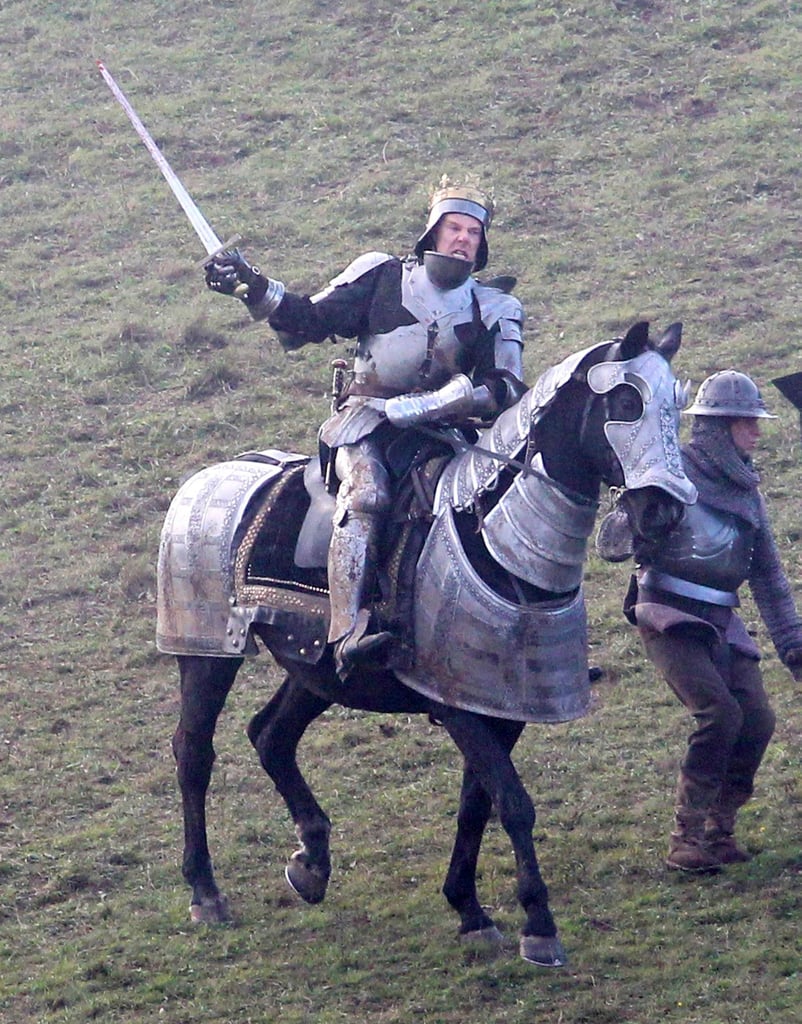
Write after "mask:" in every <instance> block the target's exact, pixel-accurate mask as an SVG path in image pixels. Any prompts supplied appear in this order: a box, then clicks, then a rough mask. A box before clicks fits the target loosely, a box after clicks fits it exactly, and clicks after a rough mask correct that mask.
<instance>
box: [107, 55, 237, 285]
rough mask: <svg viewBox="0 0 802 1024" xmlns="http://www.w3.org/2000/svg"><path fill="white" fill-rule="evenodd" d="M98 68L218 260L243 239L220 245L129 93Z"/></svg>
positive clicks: (108, 73) (206, 245)
mask: <svg viewBox="0 0 802 1024" xmlns="http://www.w3.org/2000/svg"><path fill="white" fill-rule="evenodd" d="M97 67H98V71H99V72H100V73H101V75H102V76H103V79H104V81H105V82H106V85H107V86H108V87H109V89H111V91H112V93H113V94H114V98H115V99H116V100H117V102H118V103H119V104H120V106H121V107H122V108H123V110H124V111H125V112H126V114H127V115H128V119H129V120H130V122H131V124H132V125H133V126H134V128H135V129H136V133H137V135H138V136H139V137H140V139H141V140H142V141H143V142H144V143H145V146H146V147H147V150H148V152H149V153H150V155H151V156H152V157H153V160H154V162H155V163H156V166H157V167H158V168H159V170H160V171H161V172H162V174H163V175H164V178H165V180H166V182H167V184H168V185H169V186H170V188H171V189H172V192H173V195H174V196H175V197H176V199H177V200H178V202H179V203H180V204H181V208H182V210H183V211H184V213H185V214H186V216H187V220H188V221H189V223H190V224H191V225H192V227H193V228H194V229H195V234H196V235H197V236H198V238H199V239H200V240H201V242H203V247H204V248H205V249H206V253H207V256H215V255H216V254H217V253H218V252H222V251H224V250H225V249H230V248H231V246H232V245H235V244H236V243H237V242H238V241H239V237H240V236H239V235H234V237H233V238H230V239H229V240H228V241H227V242H221V241H220V239H219V238H218V237H217V235H216V234H215V232H214V230H213V229H212V226H211V224H210V223H209V222H208V220H206V218H205V217H204V216H203V214H202V213H201V212H200V210H199V209H198V206H197V204H196V203H195V201H194V200H193V199H192V196H190V194H189V192H187V190H186V189H185V188H184V186H183V185H182V184H181V180H180V179H179V177H178V175H177V174H176V173H175V171H174V170H173V169H172V167H171V166H170V164H169V163H168V162H167V158H166V157H165V155H164V153H162V151H161V150H160V149H159V147H158V146H157V145H156V143H155V142H154V141H153V137H152V135H151V134H150V132H149V131H148V130H147V128H146V127H145V126H144V124H143V123H142V121H141V120H140V118H139V115H138V114H137V112H136V111H135V110H134V108H133V107H132V106H131V104H130V102H129V101H128V97H127V96H126V95H125V93H124V92H123V91H122V89H121V88H120V87H119V85H118V84H117V83H116V81H115V80H114V78H113V76H112V74H111V72H110V71H109V70H108V68H107V67H106V65H105V64H104V63H103V62H102V61H97ZM203 262H204V263H206V262H208V260H204V261H203ZM247 290H248V286H247V285H245V284H241V285H239V286H238V287H237V289H236V290H235V292H234V294H235V295H237V296H239V295H240V294H244V293H245V292H247Z"/></svg>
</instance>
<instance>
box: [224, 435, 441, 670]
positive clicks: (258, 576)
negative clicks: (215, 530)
mask: <svg viewBox="0 0 802 1024" xmlns="http://www.w3.org/2000/svg"><path fill="white" fill-rule="evenodd" d="M398 440H399V441H400V442H402V443H400V444H398V445H395V446H394V445H391V446H390V448H389V449H388V452H387V463H388V468H389V470H390V474H391V479H392V488H393V500H392V504H391V509H392V511H391V512H390V513H389V515H388V519H387V521H386V523H385V526H384V529H383V533H382V538H381V543H380V553H379V565H378V567H377V568H378V572H377V579H376V585H375V589H374V593H373V595H372V599H371V602H370V604H371V606H372V608H373V614H374V618H375V622H376V627H377V628H380V629H388V630H391V631H392V632H393V633H394V634H395V635H396V636H397V637H398V638H399V644H398V645H396V648H397V650H396V651H395V652H394V657H393V662H394V665H395V661H396V658H398V659H400V663H401V664H404V663H406V662H407V661H408V660H409V659H410V658H411V656H412V636H411V624H412V608H413V604H414V589H415V587H414V584H415V566H416V564H417V560H418V557H419V555H420V552H421V549H422V547H423V543H424V541H425V539H426V536H427V534H428V531H429V527H430V525H431V522H432V507H433V501H434V493H435V488H436V486H437V481H438V479H439V477H440V474H441V473H442V471H443V469H444V467H445V465H446V464H447V462H448V461H449V460H450V458H451V457H452V456H453V449H452V447H451V446H450V445H449V444H448V443H446V442H445V441H444V440H442V439H440V438H438V437H432V436H427V434H423V433H421V432H418V431H414V430H410V431H405V432H404V433H403V434H402V435H401V436H400V437H399V439H398ZM281 455H282V453H280V452H274V451H271V452H245V453H243V454H242V455H240V456H238V461H253V462H267V463H269V464H271V465H276V464H277V463H278V462H279V461H280V459H281ZM282 467H283V468H282V472H281V473H280V474H279V475H278V476H277V477H275V478H273V479H271V482H270V484H269V485H268V486H267V487H265V488H264V489H263V490H262V491H261V492H259V493H258V494H257V495H256V496H255V497H254V499H253V501H252V502H251V505H250V507H249V508H248V510H247V512H246V514H245V515H244V516H243V519H242V522H241V523H240V525H239V527H238V530H237V534H236V535H235V541H234V548H235V555H234V560H233V583H234V594H235V597H236V603H237V605H241V606H245V607H258V608H259V614H258V616H257V620H258V621H260V622H262V623H263V624H265V625H269V626H275V627H277V630H276V632H277V633H278V632H279V631H280V632H281V633H282V634H286V636H287V645H286V652H287V654H288V655H290V654H291V655H292V656H293V657H297V656H298V651H299V649H300V650H301V651H302V653H303V656H304V658H305V660H309V661H313V662H314V661H317V660H318V658H319V657H320V656H322V654H323V651H324V650H325V647H326V638H327V635H328V623H329V587H328V579H327V573H326V561H327V555H328V547H329V542H330V540H331V533H332V518H333V513H334V501H335V496H334V494H332V493H331V492H330V490H329V489H328V488H327V486H326V482H325V480H324V478H323V475H322V473H321V466H320V461H319V459H317V458H306V459H303V460H298V459H297V458H296V459H294V460H293V461H287V462H285V463H282ZM271 642H275V638H271Z"/></svg>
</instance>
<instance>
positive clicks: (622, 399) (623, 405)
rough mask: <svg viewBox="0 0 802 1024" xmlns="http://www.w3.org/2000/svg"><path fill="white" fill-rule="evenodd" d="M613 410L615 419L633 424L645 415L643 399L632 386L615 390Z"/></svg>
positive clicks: (624, 385)
mask: <svg viewBox="0 0 802 1024" xmlns="http://www.w3.org/2000/svg"><path fill="white" fill-rule="evenodd" d="M612 409H613V412H614V415H613V418H614V419H617V420H619V421H621V422H623V423H632V422H633V421H634V420H638V419H640V418H641V416H642V415H643V399H642V398H641V396H640V393H639V392H638V390H637V389H636V388H634V387H632V385H631V384H622V385H620V386H619V387H617V388H616V389H615V392H614V396H613V402H612Z"/></svg>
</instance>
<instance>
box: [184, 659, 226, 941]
mask: <svg viewBox="0 0 802 1024" xmlns="http://www.w3.org/2000/svg"><path fill="white" fill-rule="evenodd" d="M241 664H242V659H241V658H236V659H227V658H203V657H187V656H183V655H182V656H179V657H178V667H179V672H180V674H181V715H180V718H179V722H178V727H177V728H176V730H175V733H174V734H173V755H174V757H175V760H176V768H177V774H178V785H179V788H180V790H181V802H182V806H183V812H184V858H183V864H182V873H183V876H184V879H185V881H186V882H187V884H188V885H189V886H191V887H192V901H191V903H190V907H189V913H190V918H191V919H192V921H194V922H196V923H197V922H209V923H213V922H220V921H228V920H229V919H230V913H229V908H228V900H227V899H226V897H225V896H224V895H223V894H222V893H221V892H220V890H219V889H218V888H217V882H216V881H215V877H214V869H213V867H212V859H211V856H210V855H209V844H208V837H207V832H206V793H207V791H208V789H209V782H210V780H211V776H212V768H213V766H214V759H215V752H214V743H213V740H214V730H215V726H216V725H217V718H218V716H219V714H220V712H221V711H222V709H223V705H224V704H225V702H226V697H227V696H228V694H229V691H230V690H231V687H232V685H233V683H234V679H235V677H236V675H237V671H238V670H239V667H240V665H241Z"/></svg>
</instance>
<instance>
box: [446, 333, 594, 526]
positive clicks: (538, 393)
mask: <svg viewBox="0 0 802 1024" xmlns="http://www.w3.org/2000/svg"><path fill="white" fill-rule="evenodd" d="M607 347H608V343H604V344H603V345H594V346H592V347H591V348H588V349H584V350H583V351H582V352H575V353H574V354H573V355H571V356H569V357H568V358H567V359H564V360H563V361H562V362H561V363H559V364H558V365H557V366H552V367H551V368H550V369H548V370H546V372H545V373H543V374H542V375H541V376H540V378H539V379H538V381H537V383H536V384H535V386H534V387H532V388H530V389H529V390H528V391H527V392H526V394H525V395H524V396H523V397H522V398H521V400H520V402H518V403H517V405H513V406H511V407H510V408H509V409H506V410H505V411H504V412H503V413H501V415H500V416H498V417H497V419H496V420H495V421H494V423H493V424H492V426H490V427H488V428H487V430H485V431H483V432H482V434H481V436H480V438H479V440H478V441H477V443H476V446H475V447H473V448H471V449H470V450H469V451H467V452H465V453H464V454H463V455H461V456H459V457H458V458H456V459H454V460H453V461H452V462H451V464H450V465H449V466H448V467H447V469H446V471H445V473H444V474H443V476H442V478H441V480H440V486H439V487H438V490H437V496H436V498H435V509H434V511H435V514H436V513H437V512H438V511H439V510H440V509H442V508H445V507H447V506H450V507H451V508H453V509H454V510H455V511H457V512H459V511H470V510H471V509H473V508H474V505H475V503H476V499H477V498H479V497H480V496H481V495H482V494H486V493H488V492H489V491H492V490H493V489H494V488H495V486H496V484H497V483H498V475H499V471H500V470H501V469H502V468H503V467H504V464H505V461H506V460H507V459H512V458H515V457H516V456H517V455H519V454H520V453H521V452H522V451H523V450H524V449H525V447H526V444H527V441H528V440H529V435H530V433H531V431H532V427H533V426H534V425H535V424H536V423H537V422H538V420H539V419H540V418H541V417H542V416H543V414H544V413H545V412H546V410H547V409H548V408H549V406H550V405H551V403H552V402H553V401H554V399H555V398H556V396H557V392H558V391H559V390H560V388H561V387H562V386H563V385H564V384H566V383H567V382H568V381H569V380H570V379H571V377H572V376H573V374H574V373H575V372H576V370H577V368H578V366H579V364H580V363H581V362H582V360H583V359H584V358H585V357H586V356H587V355H589V353H591V352H593V351H594V350H595V349H597V348H607ZM488 452H489V453H491V454H486V453H488ZM494 455H498V456H501V458H500V459H499V458H494V457H493V456H494Z"/></svg>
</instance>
